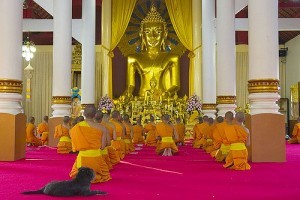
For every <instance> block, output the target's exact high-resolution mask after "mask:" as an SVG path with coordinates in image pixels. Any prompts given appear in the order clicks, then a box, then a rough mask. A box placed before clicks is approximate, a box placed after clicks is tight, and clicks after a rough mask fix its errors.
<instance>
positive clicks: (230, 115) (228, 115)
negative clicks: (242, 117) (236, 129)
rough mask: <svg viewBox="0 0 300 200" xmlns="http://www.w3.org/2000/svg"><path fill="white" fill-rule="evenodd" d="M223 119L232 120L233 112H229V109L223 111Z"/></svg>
mask: <svg viewBox="0 0 300 200" xmlns="http://www.w3.org/2000/svg"><path fill="white" fill-rule="evenodd" d="M225 119H226V120H229V121H232V120H233V112H231V111H228V112H226V113H225Z"/></svg>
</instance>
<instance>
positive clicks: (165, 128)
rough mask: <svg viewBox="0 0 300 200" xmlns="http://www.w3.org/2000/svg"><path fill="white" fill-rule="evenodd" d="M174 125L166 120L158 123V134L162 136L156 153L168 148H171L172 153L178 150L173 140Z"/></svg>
mask: <svg viewBox="0 0 300 200" xmlns="http://www.w3.org/2000/svg"><path fill="white" fill-rule="evenodd" d="M173 133H174V127H173V126H172V125H170V124H166V123H164V122H159V123H158V124H157V125H156V136H160V137H161V141H158V143H157V146H156V153H158V154H161V153H163V152H164V150H165V149H166V148H171V150H172V154H174V153H176V152H178V148H177V146H176V144H175V142H174V140H173Z"/></svg>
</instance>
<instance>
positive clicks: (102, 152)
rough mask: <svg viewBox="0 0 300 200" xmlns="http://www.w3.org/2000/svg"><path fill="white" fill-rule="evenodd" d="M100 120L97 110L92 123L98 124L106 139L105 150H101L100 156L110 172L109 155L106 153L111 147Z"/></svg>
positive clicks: (100, 112)
mask: <svg viewBox="0 0 300 200" xmlns="http://www.w3.org/2000/svg"><path fill="white" fill-rule="evenodd" d="M102 119H103V113H102V111H100V110H97V112H96V115H95V117H94V121H95V122H96V123H99V124H100V128H101V131H102V133H103V135H105V137H106V144H105V148H104V149H101V155H102V158H103V159H104V161H105V162H106V164H107V166H108V169H109V170H111V169H112V164H111V161H110V157H109V153H108V147H109V146H110V145H111V142H110V141H111V140H110V135H109V132H108V129H107V128H106V127H105V126H103V125H102V124H101V121H102Z"/></svg>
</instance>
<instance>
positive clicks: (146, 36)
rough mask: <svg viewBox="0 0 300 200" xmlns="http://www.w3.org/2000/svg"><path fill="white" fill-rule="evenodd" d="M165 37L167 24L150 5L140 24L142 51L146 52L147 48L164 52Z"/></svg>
mask: <svg viewBox="0 0 300 200" xmlns="http://www.w3.org/2000/svg"><path fill="white" fill-rule="evenodd" d="M167 35H168V29H167V23H166V22H165V20H164V19H163V18H162V17H161V15H160V14H159V13H158V12H157V10H156V8H155V7H154V6H153V5H152V6H151V8H150V11H149V13H148V14H147V16H146V17H145V18H144V19H143V20H142V22H141V29H140V37H141V40H142V41H141V43H142V44H141V45H142V47H141V49H142V51H143V50H144V48H146V50H147V48H148V47H150V48H155V47H156V48H161V50H163V51H164V50H165V40H166V38H167Z"/></svg>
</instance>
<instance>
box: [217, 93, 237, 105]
mask: <svg viewBox="0 0 300 200" xmlns="http://www.w3.org/2000/svg"><path fill="white" fill-rule="evenodd" d="M235 103H236V96H229V95H228V96H217V104H235Z"/></svg>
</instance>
